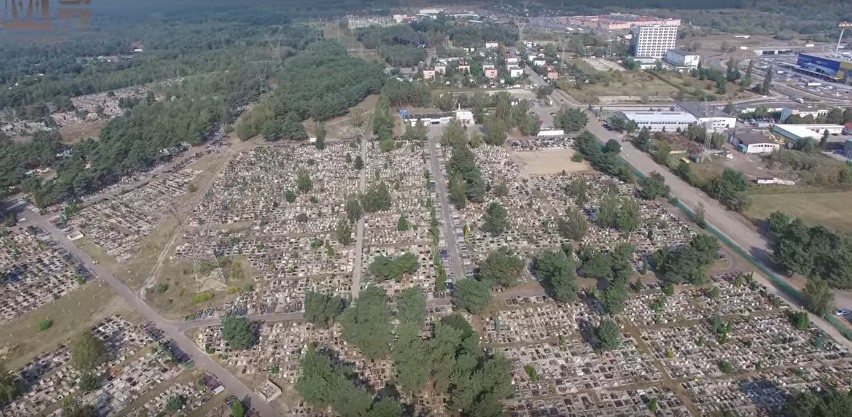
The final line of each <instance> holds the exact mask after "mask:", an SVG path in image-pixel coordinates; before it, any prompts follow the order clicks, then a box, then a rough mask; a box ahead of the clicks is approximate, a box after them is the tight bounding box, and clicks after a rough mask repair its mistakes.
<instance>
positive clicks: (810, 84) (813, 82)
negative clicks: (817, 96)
mask: <svg viewBox="0 0 852 417" xmlns="http://www.w3.org/2000/svg"><path fill="white" fill-rule="evenodd" d="M807 86H808V87H819V86H822V83H820V82H816V81H808V83H807Z"/></svg>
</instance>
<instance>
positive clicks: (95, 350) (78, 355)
mask: <svg viewBox="0 0 852 417" xmlns="http://www.w3.org/2000/svg"><path fill="white" fill-rule="evenodd" d="M106 360H107V349H106V345H105V344H104V342H103V341H102V340H101V339H98V338H96V337H95V335H94V334H92V332H91V331H90V330H86V331H84V332H83V333H81V334H80V335H78V336H77V337H75V338H74V340H72V341H71V366H73V367H74V368H76V369H78V370H81V371H89V370H92V369H95V368H97V367H98V365H100V364H102V363H104V362H106Z"/></svg>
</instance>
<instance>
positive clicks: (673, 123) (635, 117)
mask: <svg viewBox="0 0 852 417" xmlns="http://www.w3.org/2000/svg"><path fill="white" fill-rule="evenodd" d="M615 117H620V118H622V119H624V120H625V121H633V122H634V123H636V125H637V126H639V128H640V129H641V128H643V127H647V128H648V130H650V131H652V132H675V131H677V130H678V129H681V130H683V129H686V128H687V127H689V126H690V125H693V124H695V123H696V122H698V119H697V118H695V116H693V115H692V114H691V113H689V112H686V111H677V110H645V111H629V110H624V111H619V112H616V113H615Z"/></svg>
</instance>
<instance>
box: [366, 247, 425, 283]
mask: <svg viewBox="0 0 852 417" xmlns="http://www.w3.org/2000/svg"><path fill="white" fill-rule="evenodd" d="M419 267H420V264H419V262H418V261H417V256H416V255H414V254H413V253H411V252H405V253H404V254H402V255H400V256H397V257H395V258H390V257H387V256H385V255H379V256H377V257H376V258H375V259H374V260H373V262H371V263H370V266H369V267H368V268H367V270H368V271H369V273H370V275H372V276H374V277H376V279H377V280H378V281H379V282H381V281H385V280H388V279H393V280H395V281H396V282H400V281H401V280H402V277H404V276H405V275H411V274H413V273H414V272H415V271H417V269H418V268H419Z"/></svg>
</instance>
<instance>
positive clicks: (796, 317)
mask: <svg viewBox="0 0 852 417" xmlns="http://www.w3.org/2000/svg"><path fill="white" fill-rule="evenodd" d="M790 322H791V323H792V324H793V326H794V327H795V328H797V329H799V330H807V329H808V326H809V325H810V324H811V319H810V316H809V315H808V313H807V312H806V311H797V312H794V313H790Z"/></svg>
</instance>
